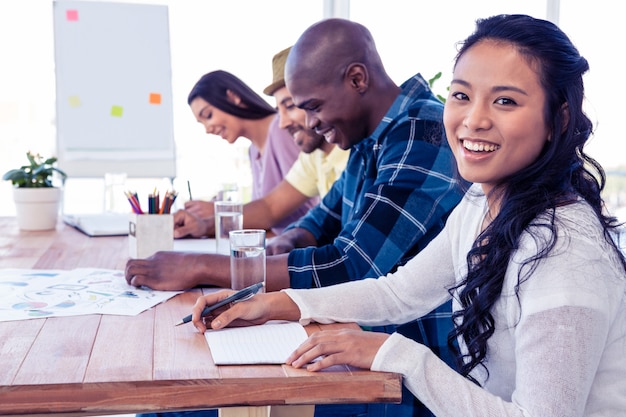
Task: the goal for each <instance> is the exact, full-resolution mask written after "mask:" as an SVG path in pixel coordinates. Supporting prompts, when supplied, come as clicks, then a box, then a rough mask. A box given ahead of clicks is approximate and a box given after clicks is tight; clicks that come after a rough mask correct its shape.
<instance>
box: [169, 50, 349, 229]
mask: <svg viewBox="0 0 626 417" xmlns="http://www.w3.org/2000/svg"><path fill="white" fill-rule="evenodd" d="M290 49H291V48H287V49H284V50H282V51H280V52H279V53H277V54H276V55H274V58H273V59H272V72H273V80H272V83H271V84H270V85H269V86H267V87H266V88H265V89H264V90H263V92H264V93H265V94H267V95H269V96H274V98H275V99H276V107H277V108H278V115H279V120H280V123H279V127H280V128H282V129H286V130H287V131H288V132H289V133H290V134H291V135H292V136H293V138H294V141H295V142H296V144H297V145H298V146H299V147H300V150H301V152H300V154H299V155H298V159H297V160H296V161H295V162H294V164H293V165H292V167H291V168H290V170H289V171H288V173H287V175H286V176H285V178H284V179H283V180H282V181H281V182H280V183H279V184H278V185H277V186H276V187H274V189H273V190H272V191H271V192H269V193H268V194H266V195H265V196H263V197H262V198H260V199H257V200H254V201H252V202H250V203H248V204H246V205H244V207H243V227H244V228H245V229H266V230H267V229H270V228H272V227H273V226H274V225H275V224H276V223H278V222H279V221H280V220H282V219H284V218H285V217H287V216H288V215H289V214H290V213H292V212H293V211H294V210H295V209H296V208H298V207H300V206H301V205H302V204H304V203H305V202H306V201H307V200H309V199H310V198H312V197H318V196H319V197H324V195H326V193H327V192H328V190H329V189H330V187H331V186H332V185H333V183H334V182H335V180H337V178H339V176H340V175H341V172H342V171H343V169H344V168H345V166H346V163H347V161H348V156H349V151H347V150H343V149H341V148H339V147H338V146H335V145H334V144H332V143H329V142H327V141H326V140H325V139H324V136H322V135H319V134H317V133H315V131H314V130H312V129H308V128H306V127H305V117H306V114H305V112H304V111H303V110H301V109H299V108H297V107H296V106H295V105H294V104H293V100H292V99H291V95H290V94H289V91H288V90H287V87H286V86H285V77H284V72H285V61H286V60H287V56H288V54H289V51H290ZM174 224H175V228H174V237H175V238H181V237H185V236H193V237H201V236H212V235H213V234H214V233H215V222H214V220H213V217H203V218H201V217H199V216H197V215H194V214H193V213H190V212H188V211H186V210H179V211H178V212H176V213H174Z"/></svg>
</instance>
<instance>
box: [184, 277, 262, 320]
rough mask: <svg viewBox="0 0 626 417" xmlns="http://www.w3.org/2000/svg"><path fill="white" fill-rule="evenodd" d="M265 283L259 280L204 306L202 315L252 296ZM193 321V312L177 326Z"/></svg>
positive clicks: (204, 315)
mask: <svg viewBox="0 0 626 417" xmlns="http://www.w3.org/2000/svg"><path fill="white" fill-rule="evenodd" d="M264 285H265V284H264V283H263V282H257V283H256V284H252V285H250V286H249V287H246V288H244V289H243V290H240V291H237V292H236V293H234V294H233V295H231V296H229V297H226V298H224V299H223V300H222V301H218V302H217V303H215V304H211V305H210V306H206V307H204V309H203V310H202V313H201V314H200V315H201V316H202V317H206V316H208V315H209V314H210V313H211V312H212V311H214V310H216V309H218V308H220V307H223V306H225V305H227V304H230V303H233V302H235V301H243V300H247V299H248V298H250V297H252V296H253V295H254V294H256V293H257V292H259V290H260V289H261V288H263V286H264ZM190 321H191V314H190V315H188V316H186V317H183V319H182V320H181V321H179V322H178V323H176V326H180V325H181V324H185V323H189V322H190Z"/></svg>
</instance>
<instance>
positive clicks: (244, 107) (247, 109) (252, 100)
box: [187, 70, 276, 119]
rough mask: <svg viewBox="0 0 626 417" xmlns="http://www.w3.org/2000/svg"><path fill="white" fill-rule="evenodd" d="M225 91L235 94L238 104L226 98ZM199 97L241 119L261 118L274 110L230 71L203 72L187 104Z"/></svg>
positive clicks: (274, 111)
mask: <svg viewBox="0 0 626 417" xmlns="http://www.w3.org/2000/svg"><path fill="white" fill-rule="evenodd" d="M227 91H231V92H232V93H234V94H236V95H237V96H238V97H239V98H240V99H241V103H240V104H239V105H237V104H235V103H234V102H233V101H231V100H230V99H229V98H228V94H227ZM196 97H200V98H202V99H204V100H205V101H206V102H207V103H209V104H211V105H213V106H215V107H217V108H218V109H220V110H221V111H223V112H225V113H228V114H232V115H233V116H237V117H240V118H242V119H262V118H264V117H267V116H269V115H271V114H275V113H276V110H275V109H274V108H273V107H272V106H270V105H269V103H268V102H267V101H265V100H264V99H263V97H261V96H260V95H258V94H257V93H255V92H254V90H252V88H250V87H249V86H248V85H247V84H246V83H244V82H243V81H241V79H239V78H238V77H236V76H235V75H233V74H231V73H230V72H226V71H222V70H217V71H213V72H209V73H207V74H204V75H203V76H202V77H201V78H200V79H199V80H198V82H196V84H195V85H194V86H193V88H192V89H191V92H190V93H189V96H188V97H187V104H191V102H192V101H193V100H194V99H195V98H196Z"/></svg>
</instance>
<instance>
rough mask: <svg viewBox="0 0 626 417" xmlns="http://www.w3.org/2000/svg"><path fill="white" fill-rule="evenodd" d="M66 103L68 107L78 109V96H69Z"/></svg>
mask: <svg viewBox="0 0 626 417" xmlns="http://www.w3.org/2000/svg"><path fill="white" fill-rule="evenodd" d="M67 101H68V103H69V104H70V107H80V104H81V103H80V97H78V96H69V97H68V98H67Z"/></svg>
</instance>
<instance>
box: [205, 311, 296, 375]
mask: <svg viewBox="0 0 626 417" xmlns="http://www.w3.org/2000/svg"><path fill="white" fill-rule="evenodd" d="M204 337H205V338H206V340H207V342H208V344H209V348H210V349H211V355H212V356H213V362H215V364H216V365H244V364H282V363H285V361H286V360H287V358H288V357H289V355H290V354H291V353H292V352H293V351H294V350H296V348H297V347H298V346H300V345H301V344H302V343H303V342H304V341H305V340H306V339H307V334H306V330H304V327H302V325H301V324H300V323H296V322H284V321H269V322H267V323H265V324H261V325H258V326H250V327H228V328H225V329H221V330H208V331H206V332H205V333H204Z"/></svg>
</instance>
